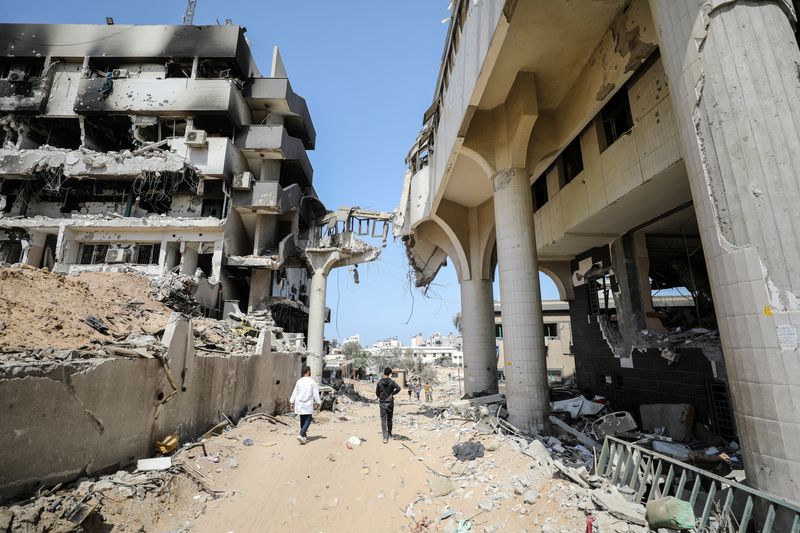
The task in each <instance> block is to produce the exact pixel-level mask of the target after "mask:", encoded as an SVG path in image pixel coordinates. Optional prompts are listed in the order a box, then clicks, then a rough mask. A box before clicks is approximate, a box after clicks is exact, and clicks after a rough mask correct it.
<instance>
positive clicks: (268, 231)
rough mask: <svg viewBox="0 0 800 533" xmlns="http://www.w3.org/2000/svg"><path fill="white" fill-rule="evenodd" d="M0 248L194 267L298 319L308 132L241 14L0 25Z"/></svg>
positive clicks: (206, 279)
mask: <svg viewBox="0 0 800 533" xmlns="http://www.w3.org/2000/svg"><path fill="white" fill-rule="evenodd" d="M0 50H2V58H0V126H2V130H1V131H0V143H2V146H0V260H2V261H4V262H6V263H15V262H22V263H26V264H29V265H32V266H35V267H48V268H51V269H53V270H55V271H58V272H65V273H74V272H79V271H84V270H116V269H121V268H124V269H131V270H134V271H139V272H143V273H147V274H151V275H161V276H163V275H166V274H168V273H176V274H182V275H185V276H190V277H193V278H194V289H193V290H194V297H195V298H196V299H197V300H198V302H200V304H201V305H202V306H203V308H204V309H205V310H206V312H207V314H209V315H211V316H219V315H220V313H221V312H222V311H223V309H224V308H225V305H226V302H228V305H229V306H230V305H233V306H238V307H239V308H240V309H241V310H242V311H245V312H253V311H258V310H263V309H271V311H272V314H273V316H274V319H275V321H276V323H277V324H278V325H279V326H281V327H283V328H285V329H286V331H289V332H301V331H305V329H306V327H307V321H308V304H309V302H308V292H309V289H308V287H309V284H310V274H309V269H308V266H307V262H306V261H305V260H304V259H303V257H302V253H301V251H302V247H303V245H302V243H303V242H305V241H306V240H307V239H308V232H309V227H310V226H311V225H312V223H313V220H314V219H315V218H317V217H320V216H322V215H324V214H325V213H326V211H325V208H324V207H323V206H322V204H321V203H320V201H319V200H318V199H317V196H316V193H315V191H314V188H313V184H312V181H313V180H312V178H313V169H312V167H311V164H310V162H309V159H308V156H307V154H306V151H307V150H311V149H313V148H314V143H315V131H314V126H313V123H312V121H311V117H310V115H309V112H308V108H307V106H306V103H305V101H304V100H303V98H301V97H300V96H298V95H297V94H295V93H294V92H293V90H292V87H291V84H290V83H289V80H288V77H287V74H286V70H285V69H284V65H283V63H282V61H281V57H280V54H279V52H278V50H277V48H276V49H275V50H274V51H273V54H272V64H271V67H270V72H269V73H268V74H267V75H264V74H262V73H261V72H260V71H259V69H258V67H257V66H256V63H255V61H254V59H253V56H252V53H251V49H250V45H249V43H248V41H247V39H246V38H245V28H243V27H240V26H234V25H226V26H139V25H105V26H100V25H37V24H4V25H0Z"/></svg>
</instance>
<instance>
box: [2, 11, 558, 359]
mask: <svg viewBox="0 0 800 533" xmlns="http://www.w3.org/2000/svg"><path fill="white" fill-rule="evenodd" d="M9 4H11V2H10V1H9V0H4V1H3V2H2V5H3V7H0V22H38V23H97V24H102V23H104V22H105V17H113V18H114V20H115V21H116V22H117V23H119V24H177V23H179V22H180V20H181V16H182V15H183V11H184V9H185V5H186V3H185V1H184V0H137V1H134V2H123V1H113V2H108V1H107V0H106V1H103V2H101V1H98V0H85V1H84V0H20V1H19V2H17V3H15V4H13V5H9ZM447 4H448V0H403V1H402V2H387V1H384V0H377V1H376V0H341V1H338V2H333V1H331V0H289V1H287V0H257V1H253V0H225V1H221V0H198V2H197V11H196V14H195V24H215V23H216V21H217V20H219V21H220V22H221V23H223V24H224V23H225V19H227V18H230V19H232V20H233V21H234V23H235V24H241V25H244V26H246V27H247V37H248V39H249V40H250V42H251V43H252V45H253V53H254V54H255V58H256V61H257V63H258V65H259V68H260V69H261V71H262V72H268V70H269V65H270V61H271V54H272V47H273V46H275V45H277V46H279V47H280V49H281V55H282V56H283V60H284V63H285V64H286V69H287V72H288V74H289V78H290V80H291V83H292V86H293V88H294V90H295V91H296V92H297V93H298V94H301V95H302V96H303V97H305V99H306V101H307V102H308V106H309V108H310V110H311V115H312V118H313V120H314V125H315V127H316V130H317V149H316V150H314V151H313V152H310V154H309V155H310V158H311V161H312V163H313V165H314V187H315V189H316V190H317V193H318V194H319V196H320V198H321V199H322V201H323V202H324V203H325V205H326V206H327V207H328V209H335V208H337V207H340V206H344V205H358V206H361V207H363V208H370V209H378V210H391V209H393V208H394V207H395V206H396V205H397V203H398V201H399V198H400V188H401V186H402V176H403V170H404V163H403V158H404V156H405V154H406V152H407V151H408V148H409V146H410V145H411V143H412V142H413V141H414V139H415V138H416V135H417V133H418V132H419V129H420V127H421V125H422V114H423V112H424V111H425V109H427V108H428V106H429V105H430V103H431V99H432V94H433V90H434V84H435V83H436V75H437V72H438V68H439V59H440V58H441V54H442V47H443V44H444V39H445V33H446V31H447V24H442V22H441V21H442V19H445V18H447V17H448V16H449V12H448V11H447ZM358 270H359V280H360V284H359V285H355V284H354V282H353V276H352V273H351V272H350V270H349V269H338V270H335V271H333V272H332V273H331V275H330V278H329V280H328V306H329V307H330V308H331V323H330V324H328V325H327V326H326V329H325V334H326V337H334V338H340V339H342V338H344V337H347V336H349V335H353V334H356V333H359V334H360V335H361V338H362V343H365V344H368V343H370V344H371V343H372V342H373V341H375V340H378V339H382V338H386V337H391V336H398V337H400V338H401V339H402V340H403V342H404V343H408V341H409V338H410V337H411V336H412V335H414V334H416V333H417V332H421V333H422V334H423V335H426V336H427V335H430V334H431V333H433V332H435V331H441V332H443V333H446V332H448V331H452V330H453V326H452V317H453V315H455V314H456V313H457V312H458V311H459V309H460V302H459V300H460V294H459V288H458V282H457V280H456V276H455V271H454V269H453V267H452V266H448V267H446V268H444V269H442V271H441V272H440V274H439V276H438V277H437V278H436V280H435V282H434V285H433V286H432V287H431V289H430V290H429V291H428V296H427V297H426V296H423V295H422V293H421V292H420V291H419V290H418V289H415V288H413V287H412V286H411V285H410V284H409V281H408V266H407V262H406V259H405V253H404V251H403V248H402V244H401V243H400V242H399V241H398V242H396V243H391V242H390V243H389V245H388V246H387V248H386V249H384V251H383V253H382V257H381V259H380V260H379V261H377V262H375V263H370V264H365V265H361V266H359V269H358ZM542 291H543V297H544V298H557V297H558V296H557V292H556V290H555V286H554V285H553V284H552V282H550V281H549V279H548V278H546V277H544V276H542ZM498 294H499V291H498V288H497V283H495V297H496V298H498Z"/></svg>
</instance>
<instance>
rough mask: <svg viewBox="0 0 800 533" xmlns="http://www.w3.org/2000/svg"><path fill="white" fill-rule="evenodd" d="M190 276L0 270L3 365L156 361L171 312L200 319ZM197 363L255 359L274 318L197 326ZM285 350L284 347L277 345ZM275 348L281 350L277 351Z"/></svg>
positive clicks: (23, 268)
mask: <svg viewBox="0 0 800 533" xmlns="http://www.w3.org/2000/svg"><path fill="white" fill-rule="evenodd" d="M193 289H194V280H193V278H192V277H191V276H181V275H176V274H171V275H169V276H167V277H164V278H157V279H155V280H153V279H151V278H149V277H147V276H144V275H142V274H137V273H133V272H83V273H80V274H78V275H70V276H64V275H60V274H55V273H51V272H47V271H46V270H40V269H36V268H31V267H26V266H15V267H11V268H0V360H2V361H3V362H14V361H40V362H54V363H56V362H69V361H78V360H87V359H95V358H101V357H134V358H136V357H143V358H148V359H149V358H159V357H161V356H163V355H165V347H164V346H163V345H162V344H161V342H160V338H161V335H162V334H163V332H164V328H165V326H166V324H167V321H168V319H169V317H170V314H171V313H172V312H173V311H179V312H183V313H185V314H189V315H195V316H197V315H198V314H199V313H200V307H199V305H198V304H197V302H196V301H195V300H194V299H193V298H192V296H191V293H192V291H193ZM193 324H194V334H195V348H196V349H197V350H198V353H199V355H204V354H205V355H212V354H213V355H245V354H249V353H253V348H254V346H255V345H256V344H257V342H258V335H259V333H260V331H261V330H262V328H267V329H269V330H271V331H273V332H274V333H275V335H276V337H277V338H278V339H280V337H281V330H280V328H276V327H275V323H274V321H273V320H272V317H271V315H270V314H269V311H259V312H257V313H254V314H252V315H233V314H231V319H230V320H228V321H221V320H214V319H207V318H195V320H194V321H193ZM278 344H280V342H279V343H278ZM277 348H280V346H278V347H277Z"/></svg>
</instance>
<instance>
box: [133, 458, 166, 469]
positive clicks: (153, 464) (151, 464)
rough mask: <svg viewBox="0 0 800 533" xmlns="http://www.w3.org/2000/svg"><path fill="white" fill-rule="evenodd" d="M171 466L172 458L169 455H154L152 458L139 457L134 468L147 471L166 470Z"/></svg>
mask: <svg viewBox="0 0 800 533" xmlns="http://www.w3.org/2000/svg"><path fill="white" fill-rule="evenodd" d="M171 466H172V459H171V458H169V457H154V458H153V459H139V460H138V461H137V462H136V470H138V471H140V472H149V471H151V470H167V469H168V468H170V467H171Z"/></svg>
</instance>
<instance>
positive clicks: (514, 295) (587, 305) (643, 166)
mask: <svg viewBox="0 0 800 533" xmlns="http://www.w3.org/2000/svg"><path fill="white" fill-rule="evenodd" d="M796 24H797V17H796V11H795V6H794V5H793V3H792V2H790V1H788V0H774V1H757V2H750V1H747V2H745V1H701V0H650V1H647V0H610V1H603V2H598V1H590V0H579V1H575V0H573V1H566V0H563V1H562V0H546V1H545V0H541V1H539V0H532V1H526V2H516V1H512V0H508V1H501V0H480V1H475V2H473V1H471V0H461V1H456V2H454V3H453V13H452V17H451V24H450V30H449V33H448V38H447V41H446V45H445V50H444V54H443V58H442V63H441V67H440V73H439V78H438V82H437V85H436V91H435V98H434V101H433V104H432V105H431V106H430V108H429V109H428V111H427V112H426V113H425V115H424V119H423V123H424V126H423V129H422V131H421V133H420V135H419V136H418V138H417V140H416V142H415V143H414V145H413V147H412V149H411V151H410V153H409V155H408V159H407V162H408V171H407V173H406V176H405V181H404V189H403V193H402V201H401V213H402V216H403V217H404V221H403V225H402V227H400V228H398V229H399V233H400V234H401V235H402V236H403V238H404V240H405V242H406V245H407V248H408V252H409V258H410V261H411V263H412V266H413V267H414V269H415V271H416V274H417V282H418V284H419V285H426V284H428V283H430V281H431V280H432V279H433V278H434V276H435V275H436V273H437V271H438V270H439V268H440V267H441V266H442V264H443V263H444V261H445V260H449V261H450V262H451V263H452V264H453V265H454V267H455V270H456V272H457V275H458V279H459V282H460V284H461V302H462V317H463V318H462V321H463V322H462V323H463V340H464V346H463V351H464V366H465V376H466V383H465V387H466V390H467V392H468V393H473V394H474V393H479V392H485V391H488V392H494V391H497V388H498V385H497V380H496V373H495V364H496V363H495V346H494V337H495V335H494V332H493V329H494V319H493V295H492V280H493V278H494V274H495V270H497V272H498V274H499V284H500V299H501V301H502V306H503V334H504V339H503V340H504V350H505V367H504V369H505V372H504V373H505V376H506V393H507V400H508V410H509V420H510V421H511V422H512V423H514V424H515V425H516V426H518V427H519V428H521V429H523V430H525V431H529V432H540V431H545V430H546V426H547V423H548V386H547V377H546V376H547V367H546V349H545V344H544V340H543V339H544V336H545V332H544V331H543V320H542V303H541V297H540V288H539V273H540V272H543V273H545V274H547V275H548V276H549V277H550V278H552V280H553V281H554V283H555V285H556V286H557V288H558V291H559V297H560V299H561V300H565V301H568V302H569V313H570V316H571V330H572V338H573V354H574V358H575V369H576V378H577V383H578V385H579V386H580V387H587V388H591V389H593V390H594V391H596V392H597V393H600V394H602V395H604V396H606V397H607V398H608V399H609V400H610V401H611V403H612V405H614V406H615V407H616V408H618V409H624V410H629V411H631V412H632V413H634V414H635V415H636V416H638V409H637V407H638V406H639V405H642V404H646V403H689V404H691V405H692V406H693V407H694V411H695V418H696V420H697V421H699V422H701V423H704V424H707V425H708V427H710V428H711V429H712V430H713V431H715V432H716V433H717V434H718V435H720V436H723V437H727V438H733V437H736V436H737V434H738V437H739V438H740V439H741V440H740V442H741V446H742V449H743V452H744V458H745V468H746V472H747V477H748V480H749V482H750V483H752V484H753V485H755V486H756V487H759V488H762V489H765V490H769V491H771V492H774V493H777V494H780V495H782V496H785V497H787V498H790V499H797V497H798V494H800V459H798V455H797V453H796V451H797V444H796V443H797V441H798V437H799V436H800V409H798V403H797V402H798V398H800V394H798V391H800V358H799V356H798V351H797V350H798V337H797V328H798V326H799V325H800V305H799V304H798V298H797V294H798V290H800V289H799V288H798V283H800V282H799V281H798V279H800V278H798V276H796V275H794V272H795V270H796V269H797V264H798V259H800V239H798V237H797V234H796V230H795V228H794V226H795V224H794V223H793V220H792V218H793V214H794V212H795V210H796V207H797V205H800V204H799V202H800V192H799V189H798V170H797V169H798V168H800V137H799V136H798V124H800V104H799V103H798V102H800V84H798V65H800V48H798V44H797V38H796V34H795V27H796ZM662 297H663V298H662ZM670 297H671V298H670Z"/></svg>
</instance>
